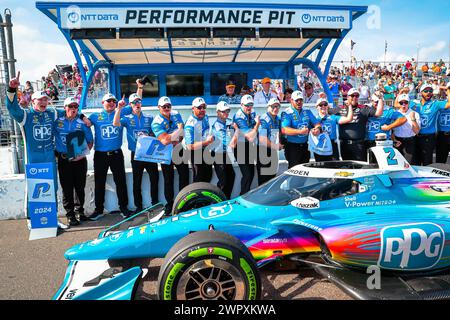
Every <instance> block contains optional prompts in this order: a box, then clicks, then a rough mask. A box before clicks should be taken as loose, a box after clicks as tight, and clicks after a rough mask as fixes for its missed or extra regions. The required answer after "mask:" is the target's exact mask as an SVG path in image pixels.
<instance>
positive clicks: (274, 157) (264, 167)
mask: <svg viewBox="0 0 450 320" xmlns="http://www.w3.org/2000/svg"><path fill="white" fill-rule="evenodd" d="M262 148H264V147H262V146H260V147H259V150H258V152H260V153H259V161H258V162H257V163H256V172H257V174H258V186H260V185H262V184H264V183H266V182H267V181H269V180H271V179H273V178H275V177H276V176H277V172H276V171H277V168H278V151H277V150H273V149H271V148H264V149H262ZM261 155H263V156H264V157H267V158H268V159H263V158H262V157H261ZM262 160H264V162H267V160H269V162H268V163H264V164H263V163H262ZM272 167H273V168H274V171H275V172H273V173H267V172H265V171H269V170H271V169H269V168H272Z"/></svg>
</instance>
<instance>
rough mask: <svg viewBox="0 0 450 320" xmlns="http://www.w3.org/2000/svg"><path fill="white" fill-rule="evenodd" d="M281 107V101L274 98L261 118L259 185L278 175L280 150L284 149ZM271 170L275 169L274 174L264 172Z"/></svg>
mask: <svg viewBox="0 0 450 320" xmlns="http://www.w3.org/2000/svg"><path fill="white" fill-rule="evenodd" d="M280 107H281V104H280V101H279V100H278V99H277V98H272V99H270V100H269V102H268V103H267V112H266V113H265V114H263V115H262V116H261V125H260V127H259V161H258V166H257V167H256V169H257V172H258V185H261V184H263V183H265V182H267V181H269V180H270V179H272V178H274V177H275V176H276V175H277V169H278V150H281V149H282V148H283V145H281V144H280V130H281V118H280V117H279V116H278V113H279V112H280ZM263 156H264V158H265V159H264V158H263ZM264 160H265V161H264ZM269 168H274V172H273V174H269V173H264V172H263V171H264V170H266V171H267V170H270V169H269Z"/></svg>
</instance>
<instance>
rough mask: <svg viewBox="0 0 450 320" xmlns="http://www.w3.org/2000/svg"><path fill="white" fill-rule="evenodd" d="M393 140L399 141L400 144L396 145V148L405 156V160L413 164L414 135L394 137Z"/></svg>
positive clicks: (414, 150) (414, 151)
mask: <svg viewBox="0 0 450 320" xmlns="http://www.w3.org/2000/svg"><path fill="white" fill-rule="evenodd" d="M395 140H398V141H400V142H401V145H400V146H398V147H397V150H398V151H400V153H401V154H402V155H403V157H405V159H406V161H408V162H409V163H410V164H413V159H414V156H415V153H416V142H415V139H414V137H409V138H401V137H395Z"/></svg>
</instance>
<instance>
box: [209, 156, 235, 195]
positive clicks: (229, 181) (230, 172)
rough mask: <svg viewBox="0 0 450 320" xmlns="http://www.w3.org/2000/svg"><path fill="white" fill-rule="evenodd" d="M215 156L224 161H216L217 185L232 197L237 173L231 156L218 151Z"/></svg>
mask: <svg viewBox="0 0 450 320" xmlns="http://www.w3.org/2000/svg"><path fill="white" fill-rule="evenodd" d="M215 157H217V158H220V159H221V160H222V161H216V162H214V171H216V175H217V179H219V181H217V186H218V187H219V188H220V190H222V191H223V193H225V196H226V197H227V198H228V199H231V193H232V192H233V186H234V179H235V177H236V174H235V173H234V169H233V164H232V162H231V159H230V157H228V156H227V154H226V153H225V152H224V153H216V154H215Z"/></svg>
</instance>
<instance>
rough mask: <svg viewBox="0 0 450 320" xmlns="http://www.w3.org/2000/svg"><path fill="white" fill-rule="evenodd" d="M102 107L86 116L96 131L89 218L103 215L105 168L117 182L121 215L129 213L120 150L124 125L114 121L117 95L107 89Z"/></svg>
mask: <svg viewBox="0 0 450 320" xmlns="http://www.w3.org/2000/svg"><path fill="white" fill-rule="evenodd" d="M102 104H103V109H104V110H103V111H102V112H94V113H92V114H91V115H90V116H89V120H91V122H92V125H93V126H94V132H95V144H94V149H95V153H94V180H95V211H94V212H93V213H92V215H91V216H90V217H89V219H90V220H93V221H95V220H98V219H99V218H100V217H102V216H103V210H104V202H105V184H106V177H107V174H108V168H110V169H111V171H112V174H113V178H114V182H115V184H116V191H117V198H118V200H119V207H120V211H121V213H122V215H123V216H124V217H128V216H129V215H130V212H129V211H128V208H127V206H128V193H127V182H126V176H125V163H124V159H123V153H122V149H121V147H122V137H123V127H115V126H114V124H113V121H114V115H115V110H116V105H117V99H116V97H115V96H114V95H113V94H111V93H107V94H105V95H104V96H103V98H102ZM125 104H126V103H125V101H124V100H123V99H122V100H120V101H119V106H120V108H122V107H124V106H125ZM130 113H131V108H130V107H127V108H124V109H123V110H122V111H121V116H124V115H125V114H130Z"/></svg>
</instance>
